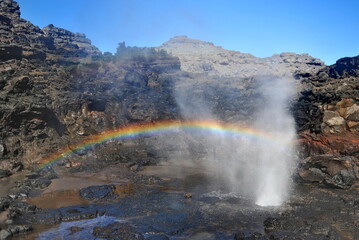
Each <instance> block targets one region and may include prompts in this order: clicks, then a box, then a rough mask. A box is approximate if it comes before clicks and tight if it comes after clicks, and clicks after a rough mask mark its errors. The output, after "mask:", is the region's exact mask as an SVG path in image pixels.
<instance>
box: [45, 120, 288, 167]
mask: <svg viewBox="0 0 359 240" xmlns="http://www.w3.org/2000/svg"><path fill="white" fill-rule="evenodd" d="M179 130H184V131H190V132H206V133H210V134H220V135H225V136H227V135H232V136H240V137H246V138H250V139H254V140H261V141H268V142H271V143H273V142H274V143H277V144H284V143H281V141H280V139H276V138H275V137H273V136H272V135H270V134H269V133H266V132H263V131H260V130H256V129H254V128H250V127H246V126H241V125H233V124H225V123H218V122H215V121H209V120H190V121H158V122H151V123H138V124H131V125H127V126H123V127H120V128H117V129H113V130H109V131H105V132H102V133H100V134H97V135H92V136H89V137H87V138H85V139H84V140H83V141H81V142H80V143H77V144H72V145H70V146H67V147H66V148H63V149H60V150H59V151H57V152H55V153H53V154H51V155H49V156H47V157H45V158H42V159H40V161H39V162H38V163H39V167H40V168H45V167H47V166H50V165H51V164H53V163H55V162H56V161H58V160H61V159H63V158H65V157H68V156H70V155H71V154H73V153H74V152H75V151H79V150H85V149H88V148H90V147H92V146H94V145H96V144H102V143H105V142H107V141H110V140H123V139H129V138H135V137H140V136H152V135H156V134H165V133H176V132H177V133H178V131H179Z"/></svg>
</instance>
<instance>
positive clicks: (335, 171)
mask: <svg viewBox="0 0 359 240" xmlns="http://www.w3.org/2000/svg"><path fill="white" fill-rule="evenodd" d="M357 161H358V159H356V158H355V157H348V156H346V157H342V156H333V155H318V156H312V157H309V158H307V159H305V160H304V161H303V163H302V166H301V169H302V170H300V172H299V175H300V176H301V178H302V179H303V180H305V181H309V182H322V183H324V184H326V185H328V186H332V187H338V188H349V187H350V186H351V185H353V184H354V182H355V181H356V180H357V179H358V178H359V174H358V167H357V165H356V162H357Z"/></svg>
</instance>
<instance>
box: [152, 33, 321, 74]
mask: <svg viewBox="0 0 359 240" xmlns="http://www.w3.org/2000/svg"><path fill="white" fill-rule="evenodd" d="M159 48H160V49H164V50H166V51H167V52H169V53H171V54H173V55H174V56H177V57H179V59H180V61H181V69H182V70H183V71H187V72H192V73H206V74H208V75H214V76H220V77H253V76H257V75H286V74H288V75H292V74H293V73H294V72H302V73H309V74H311V73H316V72H317V71H318V70H319V69H321V68H323V67H324V63H323V62H322V61H320V60H319V59H317V58H313V57H311V56H309V55H307V54H301V55H300V54H295V53H281V54H279V55H273V56H272V57H268V58H257V57H255V56H253V55H251V54H247V53H241V52H236V51H229V50H226V49H223V48H221V47H218V46H215V45H214V44H213V43H210V42H204V41H200V40H196V39H191V38H188V37H187V36H177V37H173V38H171V39H170V40H169V41H167V42H165V43H164V44H162V45H161V46H160V47H159Z"/></svg>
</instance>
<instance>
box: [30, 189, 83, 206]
mask: <svg viewBox="0 0 359 240" xmlns="http://www.w3.org/2000/svg"><path fill="white" fill-rule="evenodd" d="M26 201H27V202H28V203H29V204H33V205H35V206H37V207H38V208H42V209H51V208H53V209H55V208H61V207H68V206H75V205H81V204H87V203H88V201H86V200H84V199H82V198H81V197H80V193H79V190H64V191H55V192H47V193H43V194H40V195H38V196H36V197H33V198H29V199H27V200H26Z"/></svg>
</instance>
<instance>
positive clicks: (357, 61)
mask: <svg viewBox="0 0 359 240" xmlns="http://www.w3.org/2000/svg"><path fill="white" fill-rule="evenodd" d="M325 72H327V73H328V76H329V77H331V78H345V77H359V56H356V57H345V58H341V59H339V60H338V61H337V62H336V63H335V64H334V65H332V66H330V67H328V68H327V69H325Z"/></svg>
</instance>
